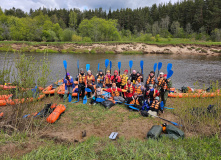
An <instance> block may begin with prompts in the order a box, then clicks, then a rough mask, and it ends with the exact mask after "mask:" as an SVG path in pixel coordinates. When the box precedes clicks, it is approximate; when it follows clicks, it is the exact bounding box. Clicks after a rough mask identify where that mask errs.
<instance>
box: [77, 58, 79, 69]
mask: <svg viewBox="0 0 221 160" xmlns="http://www.w3.org/2000/svg"><path fill="white" fill-rule="evenodd" d="M77 67H78V69H79V60H78V61H77Z"/></svg>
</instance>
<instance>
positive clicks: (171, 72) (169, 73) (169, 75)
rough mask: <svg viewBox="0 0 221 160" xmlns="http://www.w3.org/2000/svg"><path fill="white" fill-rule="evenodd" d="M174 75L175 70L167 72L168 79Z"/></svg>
mask: <svg viewBox="0 0 221 160" xmlns="http://www.w3.org/2000/svg"><path fill="white" fill-rule="evenodd" d="M172 75H173V71H172V70H169V72H168V74H167V79H168V78H170V77H172Z"/></svg>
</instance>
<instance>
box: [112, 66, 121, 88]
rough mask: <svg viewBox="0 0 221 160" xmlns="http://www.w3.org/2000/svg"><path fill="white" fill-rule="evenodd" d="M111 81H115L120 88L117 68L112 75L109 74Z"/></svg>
mask: <svg viewBox="0 0 221 160" xmlns="http://www.w3.org/2000/svg"><path fill="white" fill-rule="evenodd" d="M111 82H112V83H116V85H117V87H119V88H120V82H121V78H120V76H118V71H117V70H115V71H114V75H113V76H111Z"/></svg>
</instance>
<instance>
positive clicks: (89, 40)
mask: <svg viewBox="0 0 221 160" xmlns="http://www.w3.org/2000/svg"><path fill="white" fill-rule="evenodd" d="M83 42H92V40H91V38H90V37H83Z"/></svg>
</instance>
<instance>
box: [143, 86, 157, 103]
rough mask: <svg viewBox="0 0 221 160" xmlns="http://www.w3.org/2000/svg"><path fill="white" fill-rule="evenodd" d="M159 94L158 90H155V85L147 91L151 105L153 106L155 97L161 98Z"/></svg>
mask: <svg viewBox="0 0 221 160" xmlns="http://www.w3.org/2000/svg"><path fill="white" fill-rule="evenodd" d="M159 95H160V94H159V92H158V90H157V89H156V88H153V84H150V85H149V89H148V90H147V91H146V98H147V99H148V103H149V105H151V104H152V102H153V100H154V98H155V97H157V96H159Z"/></svg>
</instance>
